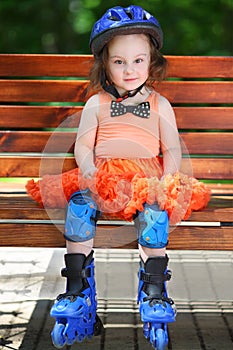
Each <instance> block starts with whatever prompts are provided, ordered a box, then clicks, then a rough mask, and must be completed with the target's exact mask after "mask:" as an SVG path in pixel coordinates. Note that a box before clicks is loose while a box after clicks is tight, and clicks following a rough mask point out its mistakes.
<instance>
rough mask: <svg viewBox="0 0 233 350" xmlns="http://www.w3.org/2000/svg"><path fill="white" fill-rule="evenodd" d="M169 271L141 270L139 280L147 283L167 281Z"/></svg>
mask: <svg viewBox="0 0 233 350" xmlns="http://www.w3.org/2000/svg"><path fill="white" fill-rule="evenodd" d="M171 276H172V274H171V271H170V270H167V272H166V274H159V273H156V274H151V273H147V272H144V271H141V274H140V280H141V281H143V282H145V283H149V284H156V283H163V282H166V281H169V280H170V279H171Z"/></svg>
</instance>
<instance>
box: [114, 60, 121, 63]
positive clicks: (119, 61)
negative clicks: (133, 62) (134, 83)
mask: <svg viewBox="0 0 233 350" xmlns="http://www.w3.org/2000/svg"><path fill="white" fill-rule="evenodd" d="M114 63H115V64H123V61H122V60H116V61H114Z"/></svg>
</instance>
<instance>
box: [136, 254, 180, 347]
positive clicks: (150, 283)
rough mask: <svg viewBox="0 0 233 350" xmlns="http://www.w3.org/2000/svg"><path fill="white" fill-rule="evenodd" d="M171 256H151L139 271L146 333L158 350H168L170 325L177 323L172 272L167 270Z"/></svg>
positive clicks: (139, 299) (140, 304)
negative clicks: (168, 286) (170, 288)
mask: <svg viewBox="0 0 233 350" xmlns="http://www.w3.org/2000/svg"><path fill="white" fill-rule="evenodd" d="M167 264H168V257H167V256H165V257H150V258H149V259H148V260H147V261H146V263H145V264H144V263H143V261H141V264H140V270H139V288H138V303H139V312H140V315H141V320H142V322H143V324H144V325H143V333H144V336H145V338H146V339H147V340H149V341H150V343H151V345H152V346H153V347H154V348H155V349H157V350H165V349H166V346H167V345H168V331H167V323H169V322H174V321H175V318H176V308H175V304H174V302H173V300H172V299H170V298H168V295H167V291H166V281H168V280H170V278H171V272H170V271H169V270H167Z"/></svg>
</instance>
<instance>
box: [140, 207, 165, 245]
mask: <svg viewBox="0 0 233 350" xmlns="http://www.w3.org/2000/svg"><path fill="white" fill-rule="evenodd" d="M134 223H135V228H136V231H137V235H138V243H139V244H141V245H142V246H144V247H148V248H164V247H166V246H167V244H168V235H169V232H168V229H169V219H168V215H167V212H166V211H162V210H161V209H160V208H159V206H158V205H157V204H153V205H149V204H145V206H144V211H141V212H139V213H138V215H137V217H136V218H135V220H134Z"/></svg>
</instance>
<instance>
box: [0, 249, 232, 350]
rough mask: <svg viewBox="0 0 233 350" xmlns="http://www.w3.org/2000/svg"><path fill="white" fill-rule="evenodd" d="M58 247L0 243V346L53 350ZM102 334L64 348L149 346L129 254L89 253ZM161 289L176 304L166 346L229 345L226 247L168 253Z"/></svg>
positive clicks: (227, 349) (214, 349)
mask: <svg viewBox="0 0 233 350" xmlns="http://www.w3.org/2000/svg"><path fill="white" fill-rule="evenodd" d="M63 254H64V250H63V249H55V250H53V249H28V248H22V249H17V248H10V249H8V248H0V296H1V299H0V350H8V349H11V350H16V349H18V350H54V348H53V346H52V344H51V340H50V331H51V329H52V327H53V323H54V321H53V320H52V319H51V318H50V317H49V310H50V308H51V305H52V303H53V299H54V297H55V296H56V295H57V294H58V293H60V292H63V291H64V283H65V281H64V279H61V278H60V276H59V275H60V268H61V267H62V266H63ZM95 256H96V275H97V287H98V303H99V310H98V312H99V315H100V317H101V319H102V320H103V322H104V325H105V332H104V333H103V335H102V336H101V337H95V338H94V340H93V341H91V342H85V343H81V344H76V345H74V346H73V347H72V350H75V349H80V350H149V349H152V347H151V346H150V345H149V344H148V343H147V342H146V340H145V339H144V337H143V335H142V326H141V322H140V320H139V316H138V310H137V304H136V301H135V300H136V294H137V269H138V254H137V251H125V250H111V251H110V250H98V251H96V254H95ZM169 256H170V264H169V267H170V268H171V269H172V270H173V278H172V280H171V282H169V294H170V296H172V297H173V299H175V301H176V304H177V307H178V317H177V322H176V323H174V324H172V325H170V327H169V335H170V343H169V347H168V349H172V350H186V349H187V350H203V349H204V350H232V349H233V301H232V299H233V298H232V295H233V277H232V276H233V264H232V262H233V252H211V251H169Z"/></svg>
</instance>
